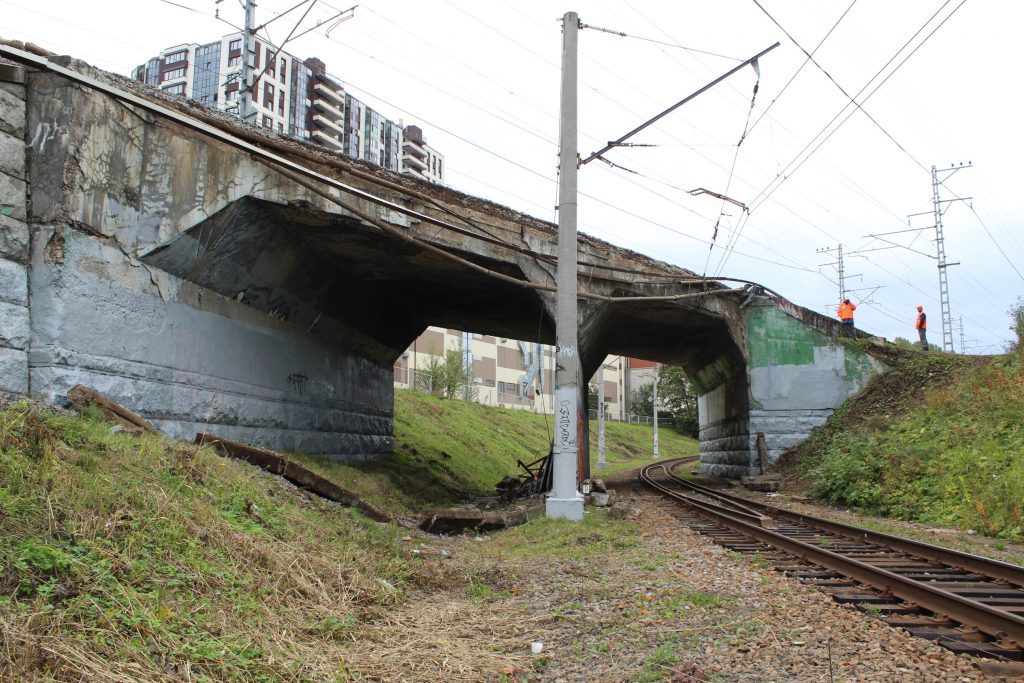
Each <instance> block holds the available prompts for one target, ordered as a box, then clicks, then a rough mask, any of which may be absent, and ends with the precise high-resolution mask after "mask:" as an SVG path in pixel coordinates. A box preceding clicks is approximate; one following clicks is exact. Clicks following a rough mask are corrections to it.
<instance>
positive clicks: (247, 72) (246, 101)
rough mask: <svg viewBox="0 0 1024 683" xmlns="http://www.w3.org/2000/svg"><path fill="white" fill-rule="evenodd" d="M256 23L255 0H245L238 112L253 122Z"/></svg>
mask: <svg viewBox="0 0 1024 683" xmlns="http://www.w3.org/2000/svg"><path fill="white" fill-rule="evenodd" d="M255 25H256V0H245V27H244V30H243V31H242V88H241V89H242V92H241V96H242V101H241V102H239V104H238V107H239V109H238V113H239V115H240V116H241V117H242V121H243V122H245V123H254V116H255V113H256V108H255V107H254V106H253V100H252V97H253V94H254V93H255V89H256V84H255V83H253V82H252V74H253V66H254V64H253V62H252V61H251V60H252V59H253V58H254V56H255V54H256V36H255V35H254V31H253V28H254V27H255Z"/></svg>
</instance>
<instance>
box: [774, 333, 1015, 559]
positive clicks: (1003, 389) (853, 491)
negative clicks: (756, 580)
mask: <svg viewBox="0 0 1024 683" xmlns="http://www.w3.org/2000/svg"><path fill="white" fill-rule="evenodd" d="M884 360H885V362H886V363H888V364H889V365H890V366H891V367H892V368H893V371H892V372H890V373H887V374H886V375H884V376H882V377H880V378H877V379H876V380H875V381H874V382H873V383H872V384H871V385H869V386H868V387H867V389H866V390H865V391H864V392H862V394H861V395H859V396H858V397H856V398H854V399H853V400H851V401H849V402H848V403H847V404H846V405H844V406H843V408H841V409H840V410H839V411H838V412H837V413H836V414H835V415H834V416H833V418H832V419H831V420H830V421H829V424H828V425H827V426H826V427H825V428H824V429H822V430H820V431H819V432H818V433H817V434H816V435H815V436H814V437H812V438H811V439H810V440H809V441H808V442H806V443H805V444H803V445H802V446H801V447H799V448H798V449H797V450H796V451H795V452H794V453H791V454H790V455H789V456H788V457H787V460H788V462H789V463H790V466H789V469H788V475H789V477H790V479H791V481H793V482H795V483H796V485H797V486H798V487H801V486H802V487H805V488H806V489H807V490H808V491H809V493H810V494H811V495H813V496H815V497H817V498H820V499H822V500H824V501H826V502H828V503H833V504H843V505H847V506H849V507H851V508H853V509H856V510H859V511H862V512H868V513H872V514H880V515H888V516H892V517H897V518H901V519H907V520H915V521H920V522H924V523H927V524H936V525H942V526H956V527H960V528H965V529H975V530H977V531H979V532H981V533H985V534H988V535H991V536H996V537H1000V538H1005V539H1013V540H1020V539H1022V538H1024V354H1022V353H1019V352H1018V353H1015V354H1009V355H1003V356H994V357H964V356H952V355H947V354H941V353H920V352H913V351H899V350H897V351H894V352H892V353H891V354H889V355H888V356H887V357H886V358H885V359H884Z"/></svg>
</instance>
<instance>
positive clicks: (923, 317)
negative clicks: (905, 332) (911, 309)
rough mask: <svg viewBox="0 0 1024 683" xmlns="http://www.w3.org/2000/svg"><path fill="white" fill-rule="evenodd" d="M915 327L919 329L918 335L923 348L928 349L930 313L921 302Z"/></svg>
mask: <svg viewBox="0 0 1024 683" xmlns="http://www.w3.org/2000/svg"><path fill="white" fill-rule="evenodd" d="M914 329H915V330H917V336H918V337H919V338H920V339H921V350H922V351H927V350H928V336H927V334H926V333H927V331H928V315H927V314H926V313H925V312H924V307H923V306H921V304H918V305H917V320H915V321H914Z"/></svg>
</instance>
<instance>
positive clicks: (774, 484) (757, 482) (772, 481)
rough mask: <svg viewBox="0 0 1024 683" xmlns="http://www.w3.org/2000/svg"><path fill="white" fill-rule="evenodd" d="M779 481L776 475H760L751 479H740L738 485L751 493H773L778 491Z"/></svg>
mask: <svg viewBox="0 0 1024 683" xmlns="http://www.w3.org/2000/svg"><path fill="white" fill-rule="evenodd" d="M780 481H781V479H780V477H779V475H777V474H761V475H758V476H753V477H742V478H741V479H740V483H742V484H743V486H745V487H746V488H748V489H750V490H751V491H762V492H765V493H773V492H776V491H778V490H779V483H780Z"/></svg>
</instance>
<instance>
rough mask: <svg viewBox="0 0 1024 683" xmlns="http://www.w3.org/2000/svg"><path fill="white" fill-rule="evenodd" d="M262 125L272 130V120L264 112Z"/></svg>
mask: <svg viewBox="0 0 1024 683" xmlns="http://www.w3.org/2000/svg"><path fill="white" fill-rule="evenodd" d="M263 127H264V128H269V129H270V130H274V120H273V119H272V118H270V117H269V116H267V115H266V114H264V115H263Z"/></svg>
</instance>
